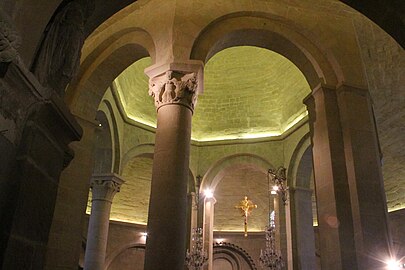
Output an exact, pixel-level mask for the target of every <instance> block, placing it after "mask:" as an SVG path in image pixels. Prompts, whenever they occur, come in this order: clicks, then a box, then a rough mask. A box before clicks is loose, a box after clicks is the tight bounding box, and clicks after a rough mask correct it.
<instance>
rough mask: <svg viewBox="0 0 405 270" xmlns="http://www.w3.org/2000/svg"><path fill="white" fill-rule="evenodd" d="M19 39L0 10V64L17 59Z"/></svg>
mask: <svg viewBox="0 0 405 270" xmlns="http://www.w3.org/2000/svg"><path fill="white" fill-rule="evenodd" d="M20 44H21V38H20V36H19V35H18V33H17V31H16V30H15V29H14V27H13V25H12V24H11V23H10V21H9V19H8V18H7V16H6V15H5V14H4V13H3V11H1V10H0V62H12V61H13V60H14V59H16V58H17V55H18V52H17V49H18V48H19V47H20Z"/></svg>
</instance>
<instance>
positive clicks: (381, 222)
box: [337, 85, 392, 269]
mask: <svg viewBox="0 0 405 270" xmlns="http://www.w3.org/2000/svg"><path fill="white" fill-rule="evenodd" d="M337 101H338V104H339V112H340V119H341V123H342V135H343V140H344V149H345V158H346V170H347V177H348V183H349V188H350V199H351V208H352V213H353V225H354V240H355V244H356V253H357V258H358V266H359V269H378V268H381V267H385V264H384V263H381V260H386V259H387V258H390V256H391V254H392V253H391V250H390V248H391V247H392V242H391V241H392V240H391V235H390V230H389V225H388V210H387V204H386V202H387V200H386V196H385V191H384V181H383V177H382V168H381V160H380V158H381V155H380V147H379V142H378V135H377V128H376V126H375V121H374V115H373V109H372V101H371V98H370V94H369V92H368V89H361V88H357V87H351V86H347V85H342V86H340V87H339V88H338V89H337ZM379 260H380V261H379Z"/></svg>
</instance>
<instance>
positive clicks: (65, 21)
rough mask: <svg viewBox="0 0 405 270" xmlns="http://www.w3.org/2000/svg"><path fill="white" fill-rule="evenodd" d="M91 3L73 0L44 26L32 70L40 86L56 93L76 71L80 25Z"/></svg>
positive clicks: (91, 0)
mask: <svg viewBox="0 0 405 270" xmlns="http://www.w3.org/2000/svg"><path fill="white" fill-rule="evenodd" d="M94 7H95V1H94V0H73V1H71V2H69V3H67V4H66V5H65V6H64V7H63V8H62V9H61V10H60V11H59V12H57V13H56V15H54V18H53V20H52V21H51V22H50V23H49V24H48V26H47V29H46V30H45V37H44V39H43V41H42V44H41V46H40V48H39V51H38V53H37V57H36V59H35V62H34V65H33V67H32V70H33V73H34V74H35V75H36V77H37V78H38V80H39V82H40V83H41V84H42V85H43V86H45V87H49V88H52V89H53V90H55V91H56V92H57V93H58V94H59V95H60V96H63V95H64V92H65V88H66V86H67V85H68V83H69V82H70V81H71V80H72V78H73V77H74V76H75V75H76V74H77V72H78V69H79V65H80V57H81V50H82V47H83V44H84V40H85V32H84V26H85V24H86V21H87V19H88V18H89V17H90V15H91V14H92V13H93V11H94Z"/></svg>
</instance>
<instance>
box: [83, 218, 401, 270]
mask: <svg viewBox="0 0 405 270" xmlns="http://www.w3.org/2000/svg"><path fill="white" fill-rule="evenodd" d="M404 218H405V212H404V210H400V211H394V212H391V213H390V214H389V219H390V223H391V232H392V235H393V240H394V243H395V244H396V247H397V248H398V249H397V256H398V257H400V256H403V255H404V254H405V243H404V241H403V239H405V229H404V226H403V224H402V220H403V219H404ZM87 222H88V216H87V218H86V224H85V225H87ZM83 228H84V229H83V235H87V226H84V227H83ZM145 229H146V228H145V226H144V225H136V224H131V223H125V222H116V221H110V230H109V236H108V246H107V254H106V265H108V267H107V268H106V270H127V269H128V270H129V269H131V270H134V269H135V270H142V269H143V259H144V244H145V237H144V236H143V235H142V234H143V233H144V232H145ZM314 230H315V236H316V239H315V240H316V243H317V241H318V240H317V239H318V238H317V235H318V230H317V227H314ZM221 242H223V243H225V244H224V246H225V245H226V246H232V245H233V246H234V248H232V249H229V250H230V251H231V252H234V253H235V256H237V254H236V253H237V252H236V250H237V249H240V250H242V251H244V253H246V254H247V255H248V256H250V257H251V259H252V261H253V262H254V264H255V266H256V267H257V269H260V264H259V260H258V259H259V256H260V250H261V249H264V247H265V241H264V234H263V232H254V233H250V234H249V235H248V237H244V236H243V233H241V232H218V231H215V232H214V244H215V245H216V246H218V244H219V243H221ZM316 248H317V252H316V254H317V259H318V263H319V256H320V252H319V247H318V245H316ZM83 252H84V251H83ZM214 252H217V255H214V266H215V265H216V263H215V259H216V258H217V259H218V258H220V257H221V254H220V253H221V252H220V251H219V250H218V249H217V250H216V249H215V248H214ZM217 263H218V264H217V265H220V263H221V262H220V260H218V261H217ZM241 265H242V267H241V268H240V270H251V268H249V267H248V266H247V264H246V263H245V262H243V260H241ZM230 269H232V268H230ZM317 269H320V266H319V265H318V268H317ZM214 270H223V269H221V268H219V269H218V268H217V269H216V268H215V267H214Z"/></svg>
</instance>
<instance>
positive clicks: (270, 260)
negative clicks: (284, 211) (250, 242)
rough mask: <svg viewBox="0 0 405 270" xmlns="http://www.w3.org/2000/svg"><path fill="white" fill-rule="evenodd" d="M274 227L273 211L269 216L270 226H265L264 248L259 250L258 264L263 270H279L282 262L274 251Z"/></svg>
mask: <svg viewBox="0 0 405 270" xmlns="http://www.w3.org/2000/svg"><path fill="white" fill-rule="evenodd" d="M275 229H276V226H275V214H274V211H273V212H271V214H270V224H269V225H268V226H266V229H265V230H266V248H265V249H264V251H263V250H260V257H259V263H260V266H261V267H262V268H263V269H271V270H281V269H283V267H284V262H283V259H282V257H281V255H280V254H278V253H277V251H276V230H275Z"/></svg>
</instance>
